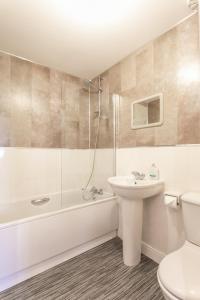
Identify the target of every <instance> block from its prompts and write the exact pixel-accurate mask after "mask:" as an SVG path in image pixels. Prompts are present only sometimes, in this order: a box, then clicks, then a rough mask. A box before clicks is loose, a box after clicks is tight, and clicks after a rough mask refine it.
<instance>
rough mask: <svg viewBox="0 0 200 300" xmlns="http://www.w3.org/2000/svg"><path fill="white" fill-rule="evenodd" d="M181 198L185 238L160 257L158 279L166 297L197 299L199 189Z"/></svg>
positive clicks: (199, 297)
mask: <svg viewBox="0 0 200 300" xmlns="http://www.w3.org/2000/svg"><path fill="white" fill-rule="evenodd" d="M181 199H182V210H183V220H184V227H185V234H186V242H185V244H184V245H183V246H182V247H181V248H180V249H179V250H177V251H175V252H172V253H171V254H169V255H167V256H166V257H165V258H164V259H163V260H162V262H161V263H160V265H159V268H158V274H157V276H158V282H159V285H160V287H161V289H162V292H163V295H164V297H165V299H167V300H182V299H184V300H200V193H187V194H184V195H183V196H182V197H181Z"/></svg>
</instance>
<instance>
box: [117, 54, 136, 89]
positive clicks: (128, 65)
mask: <svg viewBox="0 0 200 300" xmlns="http://www.w3.org/2000/svg"><path fill="white" fill-rule="evenodd" d="M135 86H136V58H135V55H134V54H131V55H130V56H128V57H127V58H125V59H124V60H122V62H121V91H122V92H123V91H126V90H130V89H133V88H134V87H135Z"/></svg>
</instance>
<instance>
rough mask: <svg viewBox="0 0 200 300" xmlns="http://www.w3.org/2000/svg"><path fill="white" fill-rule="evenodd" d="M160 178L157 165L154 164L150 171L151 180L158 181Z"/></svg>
mask: <svg viewBox="0 0 200 300" xmlns="http://www.w3.org/2000/svg"><path fill="white" fill-rule="evenodd" d="M159 177H160V174H159V169H158V168H157V167H156V165H155V164H154V163H153V164H152V165H151V168H150V169H149V179H152V180H158V179H159Z"/></svg>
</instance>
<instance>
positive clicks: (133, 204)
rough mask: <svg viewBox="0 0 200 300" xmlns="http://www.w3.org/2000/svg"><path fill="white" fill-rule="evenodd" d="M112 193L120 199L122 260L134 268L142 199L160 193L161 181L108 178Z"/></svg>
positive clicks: (137, 253)
mask: <svg viewBox="0 0 200 300" xmlns="http://www.w3.org/2000/svg"><path fill="white" fill-rule="evenodd" d="M108 182H109V184H110V185H111V187H112V189H113V191H114V193H116V194H117V195H118V196H120V198H121V204H122V235H123V259H124V263H125V265H127V266H136V265H137V264H139V262H140V259H141V239H142V217H143V199H145V198H150V197H152V196H155V195H157V194H159V193H161V192H162V190H163V187H164V182H163V181H162V180H146V179H144V180H135V179H134V177H133V176H116V177H110V178H108Z"/></svg>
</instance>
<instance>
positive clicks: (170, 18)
mask: <svg viewBox="0 0 200 300" xmlns="http://www.w3.org/2000/svg"><path fill="white" fill-rule="evenodd" d="M189 14H191V11H190V10H189V8H188V7H187V1H186V0H0V49H1V50H3V51H6V52H9V53H12V54H15V55H17V56H21V57H24V58H26V59H28V60H32V61H34V62H37V63H40V64H43V65H46V66H49V67H52V68H56V69H58V70H61V71H65V72H67V73H70V74H73V75H76V76H80V77H82V78H88V79H89V78H93V77H94V76H96V75H98V74H100V73H102V72H103V71H105V70H106V69H108V68H109V67H111V66H112V65H113V64H115V63H117V62H118V61H120V60H121V59H122V58H124V57H125V56H127V55H128V54H130V53H131V52H133V51H134V50H136V49H137V48H139V47H141V46H142V45H144V44H145V43H146V42H148V41H150V40H151V39H153V38H155V37H157V36H158V35H160V34H161V33H163V32H165V31H167V30H168V29H169V28H170V27H172V26H173V25H175V24H176V23H177V22H179V21H180V20H181V19H183V18H185V17H186V16H188V15H189Z"/></svg>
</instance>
